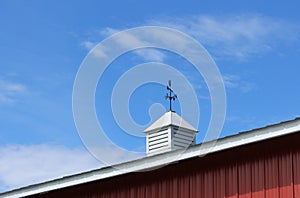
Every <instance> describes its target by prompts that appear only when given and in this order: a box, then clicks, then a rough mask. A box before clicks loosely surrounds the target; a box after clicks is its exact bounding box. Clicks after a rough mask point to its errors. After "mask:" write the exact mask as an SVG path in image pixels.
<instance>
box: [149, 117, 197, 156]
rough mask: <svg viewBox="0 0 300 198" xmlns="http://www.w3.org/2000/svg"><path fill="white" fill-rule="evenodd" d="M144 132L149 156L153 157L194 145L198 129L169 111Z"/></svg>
mask: <svg viewBox="0 0 300 198" xmlns="http://www.w3.org/2000/svg"><path fill="white" fill-rule="evenodd" d="M144 132H145V133H146V144H147V145H146V146H147V148H146V149H147V155H153V154H159V153H163V152H167V151H172V150H176V149H182V148H186V147H188V146H190V145H194V144H195V142H196V138H195V134H196V132H197V129H195V128H194V127H193V126H192V125H191V124H189V123H188V122H187V121H185V120H184V119H183V118H181V117H180V116H179V115H178V114H176V113H175V112H173V111H169V112H166V113H165V114H164V115H163V116H161V117H160V118H159V119H158V120H156V121H155V122H154V123H153V124H151V125H150V126H149V127H148V128H147V129H146V130H145V131H144Z"/></svg>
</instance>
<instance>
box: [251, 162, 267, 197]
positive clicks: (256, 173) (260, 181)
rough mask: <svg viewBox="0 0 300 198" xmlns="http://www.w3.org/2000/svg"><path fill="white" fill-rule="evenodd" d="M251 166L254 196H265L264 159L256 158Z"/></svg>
mask: <svg viewBox="0 0 300 198" xmlns="http://www.w3.org/2000/svg"><path fill="white" fill-rule="evenodd" d="M251 164H252V166H251V192H252V198H261V197H265V177H264V175H265V163H264V160H263V159H255V160H253V161H252V163H251Z"/></svg>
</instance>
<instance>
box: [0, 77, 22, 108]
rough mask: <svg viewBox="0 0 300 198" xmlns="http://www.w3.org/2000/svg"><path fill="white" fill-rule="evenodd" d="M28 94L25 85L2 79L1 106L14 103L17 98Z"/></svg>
mask: <svg viewBox="0 0 300 198" xmlns="http://www.w3.org/2000/svg"><path fill="white" fill-rule="evenodd" d="M26 92H27V88H26V86H25V85H23V84H20V83H13V82H9V81H6V80H2V79H0V104H1V103H12V102H14V101H15V100H16V98H17V96H18V95H20V94H23V93H26Z"/></svg>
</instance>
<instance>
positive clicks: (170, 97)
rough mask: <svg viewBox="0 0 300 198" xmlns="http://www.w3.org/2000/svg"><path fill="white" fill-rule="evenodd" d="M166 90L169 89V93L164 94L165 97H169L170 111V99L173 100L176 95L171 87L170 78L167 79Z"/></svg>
mask: <svg viewBox="0 0 300 198" xmlns="http://www.w3.org/2000/svg"><path fill="white" fill-rule="evenodd" d="M167 90H168V91H169V93H167V94H166V95H165V99H166V100H167V99H169V100H170V111H173V110H172V100H175V99H176V98H177V95H176V94H175V92H174V91H173V90H172V88H171V80H169V82H168V85H167Z"/></svg>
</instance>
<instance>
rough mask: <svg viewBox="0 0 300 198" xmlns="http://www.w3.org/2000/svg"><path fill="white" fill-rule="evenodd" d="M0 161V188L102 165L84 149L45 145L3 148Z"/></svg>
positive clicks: (12, 187)
mask: <svg viewBox="0 0 300 198" xmlns="http://www.w3.org/2000/svg"><path fill="white" fill-rule="evenodd" d="M0 164H1V166H0V191H7V190H9V189H14V188H18V187H21V186H27V185H30V184H33V183H38V182H43V181H46V180H51V179H54V178H59V177H62V176H66V175H71V174H75V173H79V172H83V171H87V170H90V169H95V168H98V167H100V166H101V163H100V162H98V161H97V160H95V159H94V158H93V157H92V156H91V155H90V154H89V153H88V152H87V151H85V150H83V149H78V148H75V149H72V148H67V147H63V146H53V145H46V144H41V145H8V146H3V147H0Z"/></svg>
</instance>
